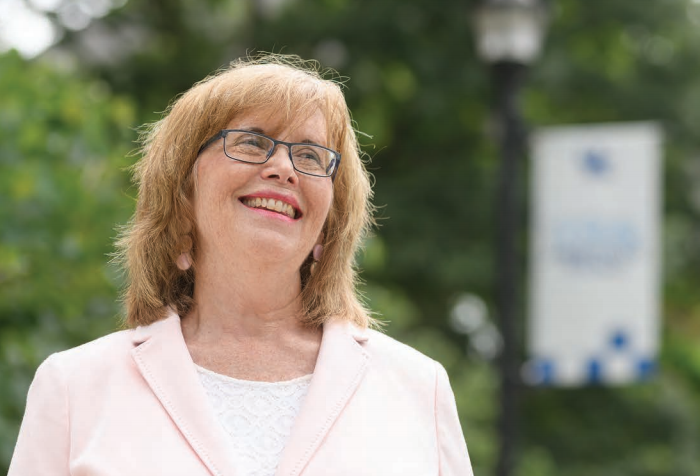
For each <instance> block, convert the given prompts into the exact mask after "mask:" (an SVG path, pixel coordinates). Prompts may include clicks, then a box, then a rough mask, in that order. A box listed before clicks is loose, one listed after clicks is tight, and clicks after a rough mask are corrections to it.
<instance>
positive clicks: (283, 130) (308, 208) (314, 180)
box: [194, 110, 333, 269]
mask: <svg viewBox="0 0 700 476" xmlns="http://www.w3.org/2000/svg"><path fill="white" fill-rule="evenodd" d="M227 129H243V130H251V131H255V132H260V133H262V134H265V135H268V136H270V137H273V138H274V139H277V140H282V141H286V142H312V143H315V144H319V145H323V146H328V145H329V144H326V143H325V141H326V137H327V134H326V132H327V131H326V121H325V119H324V117H323V115H322V114H321V112H320V111H317V112H316V113H315V114H313V115H312V116H310V117H309V119H308V120H306V121H305V122H303V123H301V124H300V125H298V126H297V127H296V128H294V129H291V128H289V127H288V126H286V125H285V124H284V122H283V120H282V118H281V117H280V115H279V114H277V113H276V112H275V111H274V110H262V111H257V112H252V113H247V114H243V115H241V116H239V117H237V118H235V119H234V120H233V121H231V123H229V124H228V126H227ZM223 142H224V141H223V139H220V140H219V141H217V142H215V143H214V144H212V145H211V146H210V147H208V148H207V149H206V150H205V151H204V152H203V153H202V154H201V155H200V157H199V159H198V161H197V165H196V167H197V187H196V191H195V199H194V208H195V219H196V223H197V230H198V239H199V241H198V250H197V260H198V261H199V262H200V263H202V262H207V261H209V260H210V259H213V260H215V261H213V263H217V262H219V263H222V264H224V263H226V264H231V259H232V260H233V261H234V262H235V261H236V259H237V257H238V258H240V257H241V256H253V257H256V258H258V259H260V260H261V262H264V261H274V262H276V263H278V264H279V263H286V264H289V265H291V266H295V267H296V269H298V268H299V267H300V266H301V264H302V262H303V261H304V259H305V258H306V257H307V256H308V254H309V253H310V252H311V249H312V248H313V246H314V244H316V243H318V242H320V241H319V237H320V234H321V230H322V228H323V224H324V222H325V220H326V217H327V216H328V210H329V209H330V206H331V202H332V199H333V182H332V181H331V179H330V178H329V177H312V176H308V175H304V174H301V173H299V172H297V171H296V170H294V168H293V167H292V162H291V161H290V160H289V150H288V149H287V147H286V146H284V145H278V146H277V148H276V149H275V150H274V153H273V155H272V156H271V157H270V159H269V160H268V161H267V162H266V163H264V164H248V163H244V162H239V161H236V160H233V159H230V158H228V157H227V156H226V155H224V151H223ZM273 200H274V202H272V201H273ZM277 202H280V203H277ZM290 206H291V207H292V209H293V210H294V211H293V213H292V212H291V210H290V209H289V208H288V207H290ZM271 208H273V209H272V210H271ZM279 208H281V211H277V209H279ZM289 215H293V217H290V216H289ZM227 258H230V259H227Z"/></svg>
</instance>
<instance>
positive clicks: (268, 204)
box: [240, 194, 302, 220]
mask: <svg viewBox="0 0 700 476" xmlns="http://www.w3.org/2000/svg"><path fill="white" fill-rule="evenodd" d="M240 201H241V203H243V204H244V205H245V206H247V207H249V208H259V209H264V210H270V211H272V212H276V213H279V214H281V215H285V216H287V217H289V218H291V219H293V220H296V219H299V218H301V215H302V213H301V210H300V209H299V207H298V206H295V204H296V200H294V199H293V198H288V197H282V196H280V195H276V196H271V195H269V194H264V195H263V194H260V195H257V194H256V195H248V196H245V197H241V199H240ZM290 202H291V203H290Z"/></svg>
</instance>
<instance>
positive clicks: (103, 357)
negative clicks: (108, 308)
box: [47, 329, 134, 372]
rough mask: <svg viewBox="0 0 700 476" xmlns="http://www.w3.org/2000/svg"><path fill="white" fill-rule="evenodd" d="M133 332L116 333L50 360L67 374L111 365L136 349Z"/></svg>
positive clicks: (64, 352) (54, 355) (57, 353)
mask: <svg viewBox="0 0 700 476" xmlns="http://www.w3.org/2000/svg"><path fill="white" fill-rule="evenodd" d="M133 332H134V331H133V330H132V329H128V330H122V331H116V332H113V333H111V334H107V335H106V336H102V337H99V338H97V339H95V340H93V341H90V342H87V343H85V344H82V345H79V346H77V347H73V348H72V349H68V350H64V351H60V352H56V353H54V354H52V355H51V356H50V357H49V358H50V359H51V361H52V362H53V364H54V365H57V366H59V367H61V368H62V369H63V370H64V371H66V372H71V371H74V370H76V369H77V368H85V366H94V367H100V366H103V365H110V364H113V363H114V361H115V360H118V359H119V357H122V356H128V355H129V352H130V351H131V349H133V348H134V344H133V340H132V334H133ZM47 360H48V359H47Z"/></svg>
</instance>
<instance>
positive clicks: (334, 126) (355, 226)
mask: <svg viewBox="0 0 700 476" xmlns="http://www.w3.org/2000/svg"><path fill="white" fill-rule="evenodd" d="M330 73H331V74H333V73H332V72H330ZM328 74H329V71H321V70H320V67H319V65H318V63H317V62H315V61H304V60H302V59H300V58H299V57H297V56H288V55H270V54H265V55H262V56H258V57H255V58H244V59H239V60H237V61H235V62H233V63H231V65H230V66H229V67H228V68H226V69H223V70H220V71H218V72H216V73H215V74H213V75H211V76H209V77H207V78H206V79H204V80H203V81H201V82H199V83H197V84H196V85H194V86H193V87H192V88H191V89H190V90H189V91H187V92H186V93H184V94H183V95H182V96H181V97H179V98H178V99H177V100H176V101H175V102H174V103H173V104H171V106H170V107H169V108H168V110H167V111H166V113H165V114H164V116H163V118H162V119H161V120H159V121H157V122H155V123H153V124H150V125H147V126H145V127H144V128H143V130H142V135H141V144H142V147H141V154H142V158H141V159H140V160H139V161H138V162H137V163H136V164H135V165H134V166H133V175H134V176H133V179H134V182H135V183H136V184H137V185H138V200H137V205H136V212H135V213H134V216H133V218H132V219H131V221H130V222H129V224H128V225H126V226H125V227H124V229H123V230H122V232H121V234H120V236H119V239H118V240H117V243H116V247H117V254H116V255H117V259H118V260H119V261H120V262H121V263H122V266H123V267H124V269H125V270H126V274H127V284H126V287H125V289H124V292H123V296H122V298H123V301H124V304H125V307H126V319H125V324H126V325H127V326H128V327H136V326H139V325H148V324H151V323H153V322H155V321H157V320H159V319H162V318H163V317H165V315H166V314H167V312H166V306H168V305H169V306H171V307H173V308H174V309H175V310H176V311H177V312H178V314H179V315H180V316H185V315H186V314H187V313H188V312H189V311H190V310H191V309H192V307H193V305H194V304H195V303H194V300H193V291H194V284H195V281H196V263H193V266H192V267H190V269H188V270H187V271H182V270H180V269H179V268H178V267H177V266H176V264H175V262H176V260H177V257H178V256H179V255H180V254H181V253H183V252H186V251H189V250H196V248H197V239H196V236H197V233H196V223H195V221H194V215H193V205H192V197H193V192H194V187H195V177H194V170H195V163H196V160H197V155H198V151H199V149H200V147H201V146H202V144H204V142H205V141H206V140H208V139H209V138H210V137H212V136H213V135H214V134H216V133H218V132H219V131H220V130H221V129H225V128H226V126H227V124H229V123H230V122H231V121H232V120H233V119H234V118H235V117H236V116H238V115H240V114H245V113H246V112H247V111H250V110H252V109H256V108H269V107H274V108H275V109H276V110H277V111H280V112H281V113H282V114H284V115H285V119H286V120H287V122H288V123H290V125H294V124H295V123H299V122H302V121H304V120H305V119H306V118H308V117H309V116H310V115H311V114H313V113H314V112H315V111H317V110H320V111H321V112H322V114H323V115H324V117H325V119H326V122H327V126H328V127H327V129H328V136H329V137H328V138H327V140H328V142H327V144H328V146H329V147H330V148H332V149H334V150H337V151H339V152H340V154H341V163H340V167H339V169H338V171H337V173H336V176H335V180H334V182H333V203H332V204H331V208H330V211H329V214H328V218H327V220H326V223H325V225H324V243H323V245H324V252H323V258H322V259H321V261H320V262H319V263H318V265H317V266H316V269H315V271H314V273H313V275H312V274H311V273H310V265H311V263H312V258H311V256H309V258H308V259H307V260H306V261H305V262H304V264H303V265H302V267H301V269H300V273H301V282H302V292H301V299H302V304H303V311H304V316H303V318H304V321H305V322H306V323H307V324H309V325H315V326H318V325H321V324H323V323H324V322H326V321H327V320H328V319H329V318H331V317H336V318H341V319H344V320H348V321H351V322H354V323H355V324H356V325H358V326H360V327H367V326H368V325H372V324H374V320H373V319H372V317H371V316H370V313H369V312H368V311H367V310H366V309H365V307H364V306H363V304H362V302H361V300H360V299H359V298H358V293H357V289H356V286H357V282H358V279H357V272H356V270H355V253H356V252H357V250H358V247H359V246H360V244H361V242H362V239H363V238H364V236H365V235H366V233H367V232H368V231H369V229H370V227H371V226H372V224H373V218H372V212H373V206H372V204H371V202H370V199H371V196H372V190H371V187H370V179H369V175H368V173H367V171H366V169H365V167H364V164H363V162H362V160H361V159H360V154H361V153H360V150H359V146H358V142H357V137H356V134H355V131H354V129H353V125H352V121H351V118H350V113H349V110H348V108H347V105H346V103H345V98H344V96H343V93H342V91H341V87H340V84H339V83H338V82H337V80H334V79H325V78H326V77H327V76H328ZM336 77H337V76H336ZM327 180H330V179H327ZM191 254H192V255H193V253H191Z"/></svg>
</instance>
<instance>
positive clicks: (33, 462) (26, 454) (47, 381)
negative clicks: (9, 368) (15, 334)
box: [8, 354, 70, 476]
mask: <svg viewBox="0 0 700 476" xmlns="http://www.w3.org/2000/svg"><path fill="white" fill-rule="evenodd" d="M55 360H56V354H54V355H52V356H50V357H49V358H48V359H46V360H45V361H44V362H43V363H42V364H41V365H40V366H39V368H38V369H37V371H36V375H35V376H34V380H33V381H32V384H31V386H30V387H29V393H28V395H27V407H26V409H25V412H24V419H23V420H22V426H21V427H20V430H19V437H18V438H17V445H16V446H15V452H14V454H13V456H12V461H11V462H10V472H9V473H8V476H30V475H31V476H49V475H51V476H68V475H69V474H70V469H69V463H68V457H69V452H70V443H69V436H68V432H69V421H68V393H67V388H66V381H65V378H64V377H63V374H62V372H61V369H60V368H59V367H58V365H57V363H56V362H55Z"/></svg>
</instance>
